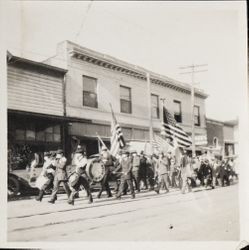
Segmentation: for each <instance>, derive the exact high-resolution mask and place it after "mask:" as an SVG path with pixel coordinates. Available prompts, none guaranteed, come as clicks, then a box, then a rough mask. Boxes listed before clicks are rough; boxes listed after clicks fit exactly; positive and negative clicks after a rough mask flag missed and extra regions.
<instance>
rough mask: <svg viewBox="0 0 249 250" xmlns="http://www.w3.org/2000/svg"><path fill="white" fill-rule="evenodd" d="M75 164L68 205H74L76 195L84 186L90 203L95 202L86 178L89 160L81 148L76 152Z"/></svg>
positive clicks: (70, 182) (70, 181) (70, 180)
mask: <svg viewBox="0 0 249 250" xmlns="http://www.w3.org/2000/svg"><path fill="white" fill-rule="evenodd" d="M74 164H75V166H76V168H75V172H74V173H73V174H72V176H71V177H70V178H69V186H70V188H71V190H72V192H71V194H70V196H69V198H68V204H71V205H74V198H75V195H76V193H77V192H78V190H79V188H80V186H81V185H82V186H83V187H84V188H85V190H86V192H87V195H88V198H89V202H88V203H92V202H93V198H92V194H91V190H90V185H89V182H88V180H87V176H86V172H85V169H86V165H87V158H86V156H85V155H84V151H83V149H82V148H81V147H78V148H77V150H76V152H75V159H74Z"/></svg>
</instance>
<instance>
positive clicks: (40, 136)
mask: <svg viewBox="0 0 249 250" xmlns="http://www.w3.org/2000/svg"><path fill="white" fill-rule="evenodd" d="M36 140H37V141H45V131H38V132H36Z"/></svg>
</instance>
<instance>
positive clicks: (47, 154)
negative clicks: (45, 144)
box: [44, 152, 52, 156]
mask: <svg viewBox="0 0 249 250" xmlns="http://www.w3.org/2000/svg"><path fill="white" fill-rule="evenodd" d="M51 155H52V153H51V152H44V156H51Z"/></svg>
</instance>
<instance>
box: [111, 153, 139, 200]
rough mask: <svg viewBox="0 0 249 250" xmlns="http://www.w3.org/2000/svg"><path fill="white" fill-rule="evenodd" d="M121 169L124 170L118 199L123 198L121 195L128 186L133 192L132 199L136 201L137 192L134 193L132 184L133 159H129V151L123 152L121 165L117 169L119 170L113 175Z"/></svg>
mask: <svg viewBox="0 0 249 250" xmlns="http://www.w3.org/2000/svg"><path fill="white" fill-rule="evenodd" d="M120 169H121V170H122V175H121V183H120V186H119V191H118V193H117V196H116V198H117V199H119V198H121V195H122V193H123V191H124V187H125V184H128V186H129V188H130V191H131V197H132V199H134V198H135V192H134V187H133V183H132V173H131V171H132V163H131V159H130V157H129V152H128V151H123V152H122V159H121V161H120V165H119V166H118V167H117V169H116V170H115V171H114V172H113V173H116V172H118V171H119V170H120Z"/></svg>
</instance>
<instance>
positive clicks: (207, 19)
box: [5, 1, 245, 121]
mask: <svg viewBox="0 0 249 250" xmlns="http://www.w3.org/2000/svg"><path fill="white" fill-rule="evenodd" d="M243 6H244V7H245V4H244V3H243V2H232V1H231V2H212V1H211V2H205V1H201V2H189V1H186V2H150V1H145V2H142V1H140V2H131V1H127V2H125V1H120V2H114V1H111V2H104V1H97V2H95V1H91V2H85V1H84V2H80V1H76V2H74V1H70V2H65V1H61V2H59V1H58V2H52V1H44V2H39V1H33V2H29V1H22V2H16V1H15V2H9V3H8V5H6V12H7V13H8V14H7V16H8V18H7V25H8V32H7V34H6V36H5V40H6V44H7V49H8V50H9V51H10V52H12V53H14V54H15V55H18V56H23V57H27V58H30V59H33V60H37V61H42V60H44V59H46V58H48V57H50V56H52V55H54V54H55V52H56V44H57V43H59V42H61V41H63V40H70V41H73V42H76V43H78V44H80V45H82V46H84V47H87V48H89V49H93V50H96V51H99V52H102V53H105V54H108V55H110V56H113V57H116V58H118V59H121V60H124V61H126V62H129V63H132V64H136V65H139V66H142V67H144V68H146V69H148V70H151V71H154V72H156V73H159V74H163V75H166V76H168V77H171V78H174V79H176V80H179V81H182V82H185V83H191V76H190V75H185V74H181V73H182V72H184V71H183V70H181V69H180V67H182V66H186V65H190V64H207V66H205V67H203V68H201V69H205V70H207V71H206V72H201V73H196V75H195V83H196V87H197V88H201V89H203V90H204V91H205V92H206V93H207V94H208V95H209V97H208V98H207V100H206V116H207V117H208V118H212V119H217V120H221V121H225V120H233V119H236V118H237V117H238V113H239V109H240V102H239V99H240V91H238V88H239V87H238V86H240V83H239V82H238V81H239V80H238V79H241V78H240V77H239V74H240V69H239V61H238V60H239V56H238V55H239V53H240V50H241V38H242V37H241V34H240V29H239V25H240V22H239V14H238V9H240V8H241V7H243Z"/></svg>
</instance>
